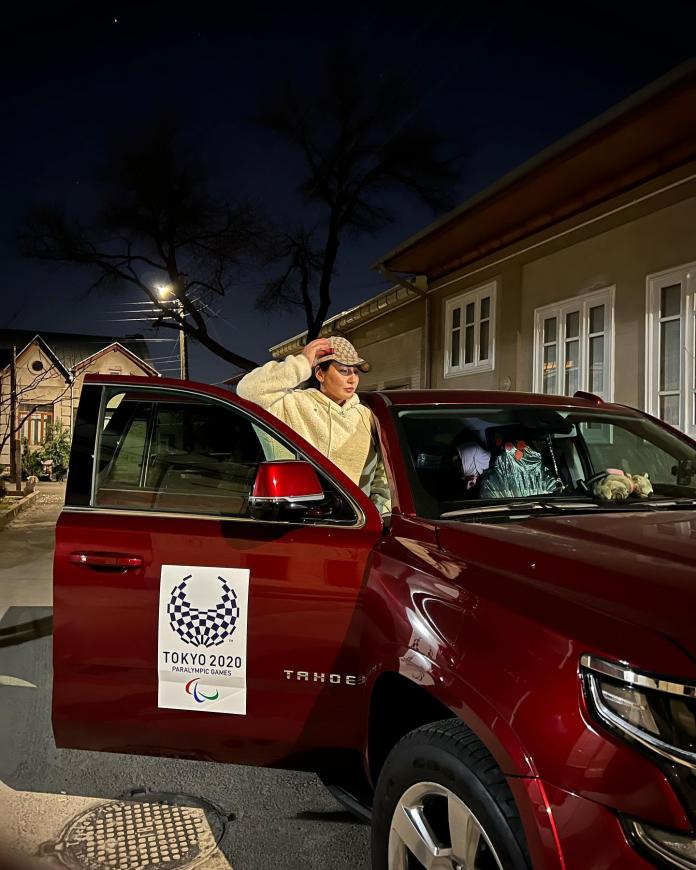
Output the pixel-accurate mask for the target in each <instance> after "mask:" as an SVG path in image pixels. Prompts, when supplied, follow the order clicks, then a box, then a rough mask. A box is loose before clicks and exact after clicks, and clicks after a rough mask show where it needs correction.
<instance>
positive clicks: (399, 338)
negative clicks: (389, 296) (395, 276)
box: [347, 300, 423, 390]
mask: <svg viewBox="0 0 696 870" xmlns="http://www.w3.org/2000/svg"><path fill="white" fill-rule="evenodd" d="M347 337H348V339H349V340H350V341H351V342H352V343H353V344H354V345H355V347H356V348H357V349H358V352H359V353H360V355H361V356H362V357H364V358H365V359H366V360H368V361H369V362H370V364H371V365H372V369H371V370H370V371H369V372H368V373H367V374H364V375H362V376H361V379H360V380H361V389H373V390H374V389H379V390H382V389H389V388H390V387H394V386H397V385H402V384H407V385H409V386H410V387H411V388H412V389H418V387H420V386H421V370H422V344H423V302H422V301H421V300H415V301H413V302H409V303H408V304H407V305H403V306H402V307H401V308H397V309H396V310H395V311H390V312H388V313H387V314H385V315H383V316H381V317H379V318H377V319H375V320H372V321H370V322H368V323H365V324H363V325H362V326H359V327H357V328H356V329H353V330H351V331H350V332H348V333H347Z"/></svg>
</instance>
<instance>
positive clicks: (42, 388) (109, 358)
mask: <svg viewBox="0 0 696 870" xmlns="http://www.w3.org/2000/svg"><path fill="white" fill-rule="evenodd" d="M13 348H15V349H16V353H17V394H18V395H17V405H18V417H19V419H20V420H21V419H22V418H25V419H24V422H23V424H22V428H21V436H22V437H26V438H27V440H28V443H29V446H30V447H36V446H38V445H40V444H42V443H43V441H44V439H45V437H46V431H47V427H48V425H49V424H52V423H54V422H56V421H58V420H60V421H61V423H62V424H63V425H64V426H66V427H67V428H68V429H69V430H70V431H71V432H72V428H73V424H74V420H75V414H76V412H77V403H78V400H79V398H80V391H81V389H82V383H83V380H84V376H85V375H86V374H87V373H88V372H98V373H101V374H132V375H157V374H158V372H157V370H156V369H155V368H154V367H153V366H152V365H151V363H150V361H149V360H150V354H149V351H148V349H147V344H146V343H145V340H144V339H142V338H140V337H133V338H127V339H126V338H113V337H109V336H103V335H76V334H72V333H63V332H41V333H35V332H33V331H26V330H15V329H6V330H0V444H1V445H2V449H1V450H0V466H2V465H9V464H10V439H9V438H8V437H7V436H8V435H9V430H10V395H11V394H10V383H11V381H10V367H11V366H10V364H11V360H12V349H13Z"/></svg>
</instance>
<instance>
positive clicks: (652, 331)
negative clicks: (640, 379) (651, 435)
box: [646, 263, 696, 435]
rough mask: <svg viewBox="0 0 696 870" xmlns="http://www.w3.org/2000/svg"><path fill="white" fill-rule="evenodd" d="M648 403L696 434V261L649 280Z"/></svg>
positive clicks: (657, 412)
mask: <svg viewBox="0 0 696 870" xmlns="http://www.w3.org/2000/svg"><path fill="white" fill-rule="evenodd" d="M647 285H648V286H647V366H646V374H647V377H646V407H647V409H648V411H649V412H650V413H651V414H655V416H657V417H660V418H661V419H662V420H664V421H665V422H666V423H670V424H671V425H672V426H677V427H678V428H680V429H682V430H683V431H684V432H687V433H688V434H690V435H693V434H695V433H696V370H695V367H696V355H695V352H696V328H695V323H694V321H695V315H694V305H695V304H696V263H690V264H688V265H686V266H682V267H679V268H677V269H672V270H669V271H665V272H660V273H659V274H657V275H649V276H648V279H647Z"/></svg>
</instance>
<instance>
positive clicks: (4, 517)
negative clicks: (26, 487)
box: [0, 489, 39, 529]
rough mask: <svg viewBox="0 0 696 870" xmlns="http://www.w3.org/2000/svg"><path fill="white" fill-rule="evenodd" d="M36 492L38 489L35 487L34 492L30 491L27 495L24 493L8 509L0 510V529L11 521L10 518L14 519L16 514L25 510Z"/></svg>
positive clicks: (37, 492)
mask: <svg viewBox="0 0 696 870" xmlns="http://www.w3.org/2000/svg"><path fill="white" fill-rule="evenodd" d="M38 494H39V491H38V489H35V490H34V492H30V493H29V494H28V495H25V496H24V498H21V499H20V500H19V501H18V502H17V503H16V504H14V505H12V507H11V508H9V510H6V511H2V512H0V529H4V528H5V526H6V525H7V524H8V523H11V522H12V520H13V519H15V517H16V516H17V514H20V513H21V512H22V511H23V510H26V509H27V508H28V507H29V506H30V505H31V503H32V502H33V501H34V499H35V498H36V496H37V495H38Z"/></svg>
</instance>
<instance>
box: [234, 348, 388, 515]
mask: <svg viewBox="0 0 696 870" xmlns="http://www.w3.org/2000/svg"><path fill="white" fill-rule="evenodd" d="M311 374H312V369H311V366H310V364H309V360H308V359H307V357H306V356H304V355H303V354H300V355H298V356H289V357H287V358H286V359H285V360H283V361H282V362H276V361H275V360H273V361H271V362H268V363H266V365H264V366H261V367H260V368H257V369H254V370H253V371H251V372H249V373H248V374H247V375H245V376H244V377H243V378H242V379H241V381H240V382H239V383H238V384H237V395H238V396H241V397H242V398H243V399H248V400H249V401H250V402H256V404H257V405H261V407H262V408H265V409H266V410H267V411H270V412H271V414H274V415H275V416H276V417H278V418H279V419H280V420H282V421H283V422H284V423H287V425H288V426H291V427H292V428H293V429H294V430H295V431H296V432H297V433H298V434H299V435H301V436H302V437H303V438H304V439H305V440H307V441H309V443H310V444H311V445H312V446H313V447H316V449H317V450H319V451H321V452H322V453H323V454H324V456H326V457H327V458H328V459H329V460H330V461H331V462H333V463H334V465H337V466H338V467H339V468H340V469H341V471H343V472H344V474H346V475H347V476H348V477H349V478H350V479H351V480H352V481H353V482H354V483H356V484H357V485H358V486H359V487H360V488H361V489H362V490H363V492H364V493H365V494H366V495H369V496H370V498H371V499H372V501H373V502H374V504H375V505H376V506H377V508H378V509H379V510H380V511H381V512H382V513H386V512H388V511H390V510H391V497H390V494H389V486H388V484H387V478H386V474H385V471H384V464H383V462H382V458H381V456H380V455H379V453H378V451H377V450H376V447H375V437H376V436H374V437H373V434H372V412H371V411H370V409H369V408H367V407H366V406H365V405H361V404H360V399H359V398H358V396H357V395H355V394H354V395H352V396H351V397H350V399H347V400H346V401H345V402H344V403H343V405H339V404H338V403H337V402H334V401H333V400H332V399H329V398H328V397H327V396H325V395H324V393H322V392H320V391H319V390H315V389H308V390H299V389H297V387H298V385H299V384H301V383H302V382H303V381H306V380H308V379H309V377H310V375H311Z"/></svg>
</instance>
